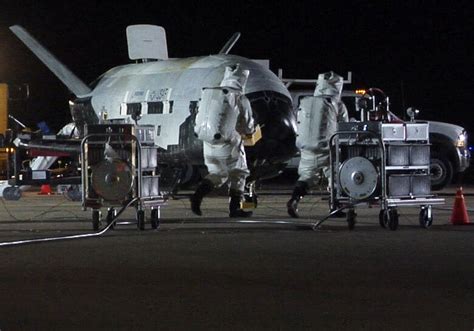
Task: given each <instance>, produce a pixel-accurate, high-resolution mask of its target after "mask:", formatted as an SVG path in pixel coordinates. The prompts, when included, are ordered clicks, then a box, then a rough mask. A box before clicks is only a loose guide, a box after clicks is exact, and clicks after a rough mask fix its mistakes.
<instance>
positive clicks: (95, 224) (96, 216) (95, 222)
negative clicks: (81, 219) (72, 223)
mask: <svg viewBox="0 0 474 331" xmlns="http://www.w3.org/2000/svg"><path fill="white" fill-rule="evenodd" d="M100 216H101V215H100V210H97V209H94V210H93V211H92V229H93V230H94V231H98V230H99V228H100Z"/></svg>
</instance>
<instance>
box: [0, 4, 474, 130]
mask: <svg viewBox="0 0 474 331" xmlns="http://www.w3.org/2000/svg"><path fill="white" fill-rule="evenodd" d="M3 2H5V3H6V4H5V3H3ZM45 3H47V5H46V4H40V1H21V0H19V1H8V2H7V1H0V4H1V6H0V8H1V10H0V81H3V82H8V83H21V82H27V83H29V84H30V86H31V93H32V96H31V99H30V101H29V104H28V109H29V110H28V112H29V114H24V116H20V117H22V118H23V119H24V120H25V121H26V122H27V123H28V124H32V125H33V124H34V123H35V121H37V120H39V119H41V118H43V117H44V118H46V119H47V120H48V122H50V123H51V125H52V126H53V127H55V126H59V125H60V123H62V122H65V121H67V119H68V110H67V100H68V92H67V90H66V88H65V87H63V86H62V84H61V83H60V82H59V81H58V80H57V79H56V78H55V77H54V76H53V75H52V74H51V73H49V71H48V70H47V69H46V68H45V67H44V66H43V65H42V64H41V63H40V62H39V61H38V60H36V58H35V57H34V55H33V54H32V53H30V52H29V51H28V50H27V49H26V48H25V47H24V46H23V45H22V44H21V43H20V41H19V40H17V39H16V37H14V36H13V34H12V33H11V32H10V31H9V30H8V26H10V25H12V24H20V25H22V26H24V27H25V28H26V29H27V30H29V31H30V32H31V33H32V34H33V35H34V36H35V37H36V38H37V39H39V40H40V41H41V42H42V43H43V45H45V46H46V47H47V48H48V49H49V50H50V51H52V52H53V53H54V54H55V55H56V56H57V57H58V58H59V59H60V60H61V61H62V62H63V63H65V64H66V65H67V66H69V67H70V68H71V69H72V71H73V72H74V73H76V74H77V75H78V76H79V77H80V78H81V79H82V80H84V81H85V82H90V81H92V80H94V79H95V78H96V77H97V76H98V75H100V74H102V73H103V72H104V71H106V70H107V69H109V68H111V67H113V66H116V65H119V64H124V63H128V61H129V60H128V56H127V44H126V39H125V28H126V26H127V25H130V24H156V25H161V26H163V27H165V29H166V31H167V39H168V48H169V54H170V56H171V57H186V56H194V55H208V54H211V53H216V52H217V51H219V49H220V48H221V47H222V46H223V44H224V43H225V42H226V40H227V39H228V38H229V37H230V36H231V35H232V34H233V33H234V32H235V31H240V32H241V33H242V36H241V38H240V40H239V42H238V43H237V45H236V46H235V48H234V49H233V50H232V53H233V54H238V55H242V56H245V57H249V58H269V59H270V60H271V69H272V70H274V71H275V72H276V70H277V69H278V68H280V67H281V68H283V69H284V76H287V77H292V78H296V77H297V78H314V77H315V76H316V75H317V73H318V72H322V71H326V70H334V71H336V72H338V73H340V74H342V75H345V74H346V72H347V71H348V70H350V71H352V72H353V75H354V76H353V80H354V83H355V84H354V87H372V86H376V87H380V88H382V89H384V90H385V91H386V92H387V94H389V95H390V96H391V101H392V110H393V111H395V112H396V113H398V114H400V113H401V112H402V111H401V106H402V86H403V91H404V93H403V95H404V103H405V105H406V106H411V105H413V106H416V107H417V108H419V109H420V110H422V114H423V116H422V117H423V118H426V119H432V120H440V121H447V122H452V123H455V124H459V125H462V126H464V127H466V128H468V129H469V130H470V132H474V120H473V116H472V106H471V100H472V98H471V87H472V85H473V84H472V79H473V70H472V59H473V58H474V56H473V51H472V48H473V47H472V44H473V41H474V35H473V30H474V25H473V18H472V17H473V16H474V11H473V10H472V5H471V1H461V0H460V1H450V2H447V1H431V2H429V1H410V4H409V5H403V6H401V5H398V4H397V5H395V4H394V5H390V4H383V5H381V4H376V1H372V2H370V3H369V2H362V1H352V2H351V5H347V4H344V3H343V2H342V1H334V2H333V3H332V4H330V5H328V4H327V3H326V2H322V1H316V0H313V1H279V2H277V1H275V2H274V3H273V4H269V3H266V2H260V1H258V2H257V1H251V2H250V1H229V2H223V1H221V2H217V1H215V2H206V1H194V2H192V3H189V1H158V0H156V1H153V2H148V1H129V2H128V3H122V2H120V3H119V2H116V1H75V2H72V1H71V2H69V1H63V2H57V3H56V4H53V3H52V2H51V1H47V2H45ZM394 3H395V2H394ZM52 114H57V116H54V117H52V116H51V115H52ZM39 117H40V118H39ZM471 135H472V136H473V137H474V133H471ZM473 137H471V138H473Z"/></svg>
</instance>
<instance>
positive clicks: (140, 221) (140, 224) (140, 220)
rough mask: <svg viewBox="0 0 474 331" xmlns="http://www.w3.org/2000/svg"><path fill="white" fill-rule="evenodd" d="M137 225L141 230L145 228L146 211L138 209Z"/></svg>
mask: <svg viewBox="0 0 474 331" xmlns="http://www.w3.org/2000/svg"><path fill="white" fill-rule="evenodd" d="M137 227H138V229H140V230H142V231H143V230H145V211H144V210H137Z"/></svg>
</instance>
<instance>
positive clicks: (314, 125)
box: [287, 71, 349, 217]
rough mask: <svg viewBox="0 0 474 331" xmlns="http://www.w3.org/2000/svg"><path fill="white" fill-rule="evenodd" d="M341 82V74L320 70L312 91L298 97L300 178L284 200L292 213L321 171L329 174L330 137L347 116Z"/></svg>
mask: <svg viewBox="0 0 474 331" xmlns="http://www.w3.org/2000/svg"><path fill="white" fill-rule="evenodd" d="M342 85H343V78H342V77H341V76H339V75H337V74H335V73H334V72H332V71H330V72H327V73H322V74H319V75H318V80H317V83H316V89H315V91H314V95H313V96H311V97H305V98H303V99H302V100H301V104H300V109H299V112H298V122H297V132H298V136H297V138H296V146H297V147H298V148H299V149H300V152H301V159H300V163H299V166H298V175H299V178H298V181H297V183H296V185H295V188H294V190H293V194H292V197H291V199H290V200H289V201H288V203H287V207H288V213H289V214H290V215H291V216H292V217H298V214H297V206H298V202H299V200H300V199H301V198H302V197H303V196H304V195H306V193H307V189H308V188H312V187H315V186H317V185H319V184H320V181H321V176H320V174H321V171H323V172H324V175H325V176H326V178H328V177H329V175H330V169H329V139H330V138H331V136H332V135H333V134H334V133H335V132H336V131H337V122H340V121H345V122H347V121H348V120H349V116H348V112H347V108H346V106H345V105H344V103H343V102H342V101H341V93H342Z"/></svg>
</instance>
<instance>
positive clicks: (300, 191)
mask: <svg viewBox="0 0 474 331" xmlns="http://www.w3.org/2000/svg"><path fill="white" fill-rule="evenodd" d="M307 186H308V184H306V182H302V181H297V182H296V185H295V188H294V189H293V193H292V194H291V199H290V200H288V202H287V203H286V207H287V210H288V215H290V216H291V217H294V218H298V217H299V215H298V203H299V202H300V200H301V199H302V198H303V197H304V196H305V195H306V193H307V192H306V187H307Z"/></svg>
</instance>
